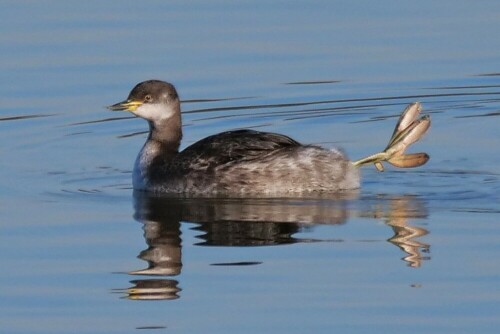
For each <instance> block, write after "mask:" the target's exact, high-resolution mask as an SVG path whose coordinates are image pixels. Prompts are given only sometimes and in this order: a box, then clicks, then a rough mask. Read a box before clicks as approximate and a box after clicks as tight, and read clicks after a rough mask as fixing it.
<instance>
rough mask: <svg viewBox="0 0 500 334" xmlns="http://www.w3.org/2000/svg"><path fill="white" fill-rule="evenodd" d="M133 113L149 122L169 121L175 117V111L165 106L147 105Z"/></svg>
mask: <svg viewBox="0 0 500 334" xmlns="http://www.w3.org/2000/svg"><path fill="white" fill-rule="evenodd" d="M133 113H134V114H135V115H137V116H139V117H142V118H144V119H146V120H148V121H152V122H155V121H161V120H165V119H168V118H170V117H172V116H174V115H175V109H174V108H170V107H168V106H165V105H163V104H149V103H145V104H143V105H141V106H140V107H139V108H137V109H136V110H135V111H133Z"/></svg>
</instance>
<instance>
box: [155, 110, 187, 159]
mask: <svg viewBox="0 0 500 334" xmlns="http://www.w3.org/2000/svg"><path fill="white" fill-rule="evenodd" d="M148 123H149V136H148V141H150V140H151V141H155V142H157V143H159V144H160V145H161V147H162V150H163V151H165V152H167V154H168V153H170V154H177V153H178V152H179V146H180V144H181V139H182V123H181V116H180V112H179V113H178V114H176V115H174V116H172V117H170V118H168V119H166V120H162V121H157V122H154V123H153V122H148Z"/></svg>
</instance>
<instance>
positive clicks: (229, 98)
mask: <svg viewBox="0 0 500 334" xmlns="http://www.w3.org/2000/svg"><path fill="white" fill-rule="evenodd" d="M256 98H257V96H242V97H227V98H220V99H191V100H182V101H181V103H200V102H223V101H235V100H250V99H256Z"/></svg>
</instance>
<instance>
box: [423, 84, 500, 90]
mask: <svg viewBox="0 0 500 334" xmlns="http://www.w3.org/2000/svg"><path fill="white" fill-rule="evenodd" d="M498 87H500V85H476V86H445V87H424V88H420V89H436V90H437V89H482V88H498Z"/></svg>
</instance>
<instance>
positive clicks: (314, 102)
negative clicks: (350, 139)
mask: <svg viewBox="0 0 500 334" xmlns="http://www.w3.org/2000/svg"><path fill="white" fill-rule="evenodd" d="M484 95H500V92H480V93H442V94H420V95H403V96H386V97H367V98H360V99H339V100H324V101H312V102H299V103H276V104H257V105H246V106H234V107H218V108H205V109H194V110H189V111H184V114H195V113H203V112H212V111H229V110H246V109H264V108H283V107H300V106H307V105H317V104H328V103H346V102H363V101H387V100H404V99H422V98H435V97H451V96H484Z"/></svg>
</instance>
